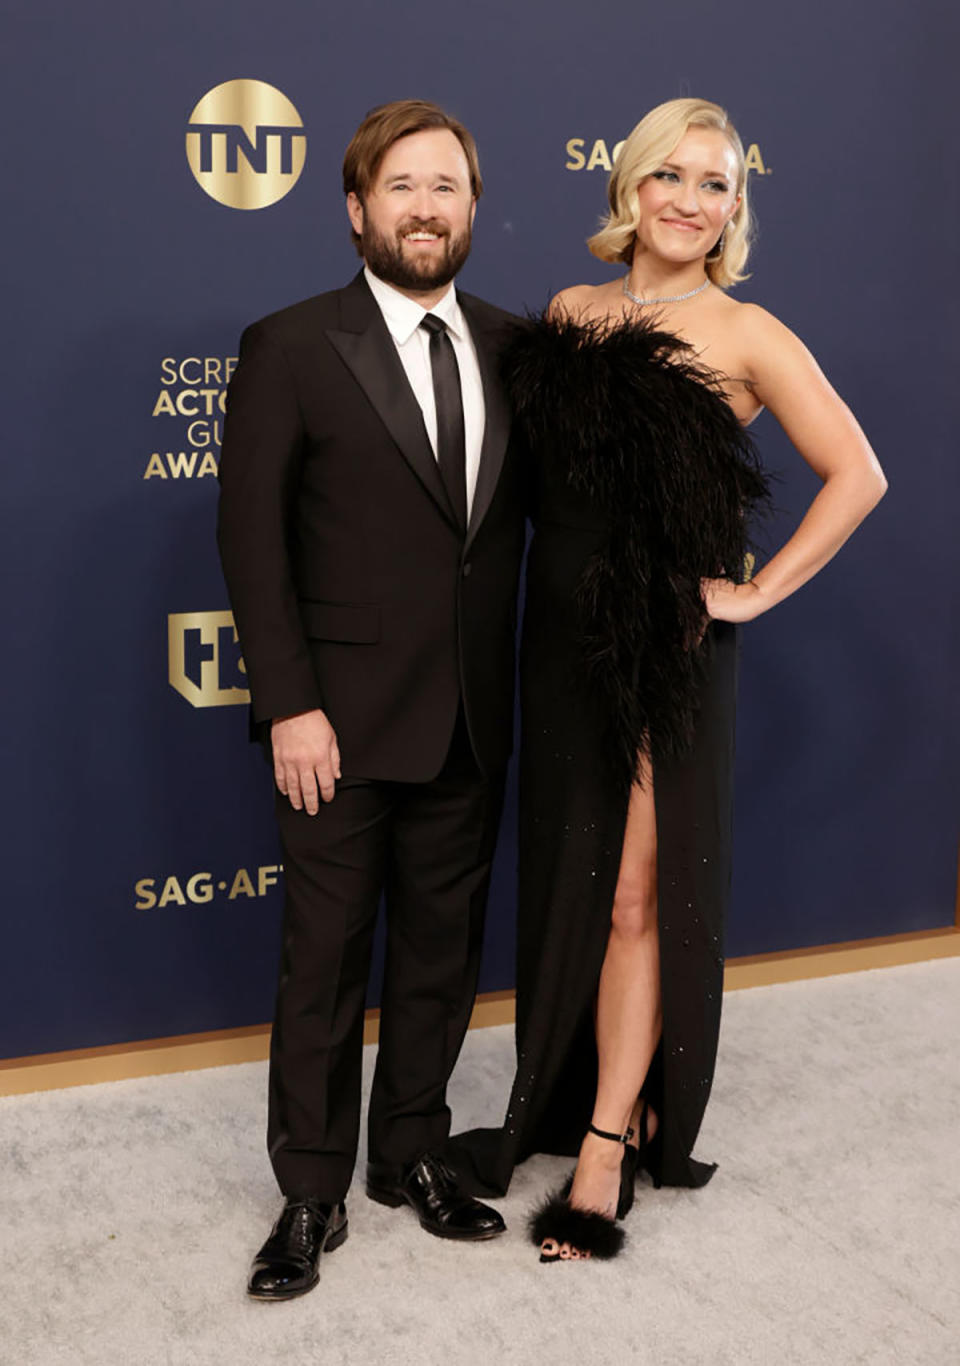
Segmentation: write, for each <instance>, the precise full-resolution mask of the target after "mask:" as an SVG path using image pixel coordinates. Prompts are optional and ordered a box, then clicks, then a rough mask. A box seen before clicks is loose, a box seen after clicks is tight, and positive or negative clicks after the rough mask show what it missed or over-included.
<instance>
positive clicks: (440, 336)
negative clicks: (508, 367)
mask: <svg viewBox="0 0 960 1366" xmlns="http://www.w3.org/2000/svg"><path fill="white" fill-rule="evenodd" d="M420 326H421V327H425V328H426V329H427V331H428V332H429V333H430V369H431V370H432V371H433V397H434V401H435V403H436V407H437V464H438V465H439V466H440V476H441V478H442V479H443V482H444V484H445V486H446V490H447V494H448V496H449V498H450V502H451V504H452V506H453V510H454V512H455V513H456V515H457V520H458V521H459V523H460V527H461V529H462V530H463V531H466V529H467V442H466V438H465V436H464V433H463V395H462V393H461V392H460V367H459V366H458V365H457V357H456V355H455V354H454V350H453V342H452V341H451V340H450V338H449V336H448V335H447V325H446V323H444V322H441V320H440V319H439V318H437V317H436V316H435V315H434V314H433V313H427V314H425V315H424V317H423V319H422V320H421V323H420Z"/></svg>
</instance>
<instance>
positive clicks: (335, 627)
mask: <svg viewBox="0 0 960 1366" xmlns="http://www.w3.org/2000/svg"><path fill="white" fill-rule="evenodd" d="M458 299H459V302H460V306H461V308H462V310H463V314H464V316H465V318H466V320H467V323H468V325H469V328H470V332H471V335H472V336H473V340H474V344H475V346H476V350H477V355H478V359H479V362H480V370H481V377H482V380H483V391H484V405H485V411H486V422H485V428H484V437H483V446H482V451H481V458H480V469H479V473H478V477H477V485H476V490H475V494H474V500H473V508H472V512H471V517H470V524H469V526H468V528H467V533H466V537H465V538H464V535H463V533H462V531H461V530H460V529H459V528H458V526H457V523H456V519H455V516H454V514H453V512H452V511H451V508H450V506H449V503H448V501H447V497H446V492H445V489H444V485H443V482H442V480H441V477H440V472H439V469H438V466H437V462H436V459H435V457H434V454H433V451H432V449H431V446H430V442H429V438H428V437H427V433H426V428H425V426H424V423H423V418H422V415H421V412H420V408H419V406H418V404H417V401H416V399H415V397H414V395H413V391H412V389H411V388H410V385H409V382H408V380H407V377H406V374H405V372H404V369H403V365H402V363H401V361H400V357H399V355H398V354H397V349H396V346H395V344H394V342H393V339H392V337H391V336H390V333H389V331H388V330H387V326H386V323H385V322H384V320H383V315H382V314H381V312H380V309H379V307H378V306H377V303H376V301H375V299H374V298H373V295H372V294H371V292H370V290H369V288H368V287H367V284H366V281H365V280H364V278H363V275H362V273H361V274H360V275H358V276H357V277H356V278H355V279H354V280H353V282H352V283H351V284H349V285H348V286H347V287H346V288H345V289H339V290H333V291H331V292H330V293H328V294H321V295H318V296H317V297H315V298H312V299H307V300H305V301H304V302H303V303H299V304H295V305H293V307H291V308H285V309H283V310H282V311H281V312H279V313H274V314H272V315H271V316H270V317H267V318H264V319H262V320H261V321H260V322H257V323H254V324H253V325H252V326H251V327H249V328H247V330H246V331H245V332H244V334H243V337H242V339H241V343H240V359H239V364H238V367H237V370H236V372H235V374H234V376H233V379H232V381H231V383H230V390H229V396H228V404H227V417H226V423H225V429H224V439H223V450H222V454H221V464H220V484H221V493H220V511H219V525H218V540H219V545H220V554H221V559H222V562H223V569H224V574H225V576H226V581H227V587H228V589H229V593H230V600H231V604H232V607H233V612H234V617H235V621H236V625H237V630H238V633H239V637H240V644H241V648H242V651H243V657H244V661H245V664H246V669H247V676H248V679H249V685H250V692H251V697H252V702H253V718H254V721H255V722H263V721H266V720H269V719H270V718H271V717H275V716H286V715H289V714H291V713H294V712H301V711H306V710H309V709H311V708H314V707H322V708H323V709H324V711H325V712H326V713H327V715H328V717H329V719H330V721H331V723H332V725H333V727H334V729H335V730H336V732H337V736H338V740H339V744H340V751H341V758H342V764H343V773H344V775H345V776H352V777H363V778H376V779H389V780H395V781H406V782H419V781H426V780H429V779H430V778H432V777H434V776H436V774H437V773H438V772H439V770H440V768H441V766H442V764H443V761H444V758H445V756H446V751H447V747H448V745H449V741H450V737H451V734H452V731H453V725H454V721H455V718H456V713H457V707H458V704H459V701H460V698H461V697H462V699H463V704H464V709H465V714H466V720H467V726H468V728H469V732H470V738H471V741H472V744H473V748H474V751H475V753H476V756H477V760H478V762H479V763H480V766H481V768H482V769H483V770H484V771H486V772H491V771H493V770H495V769H496V768H498V767H500V766H501V765H502V764H503V763H504V762H505V761H506V759H507V756H508V755H509V752H510V747H511V740H512V718H513V675H514V636H515V623H516V606H515V604H516V588H517V573H518V569H519V563H520V558H521V554H522V548H523V520H522V506H521V498H520V478H519V470H518V461H517V458H516V453H515V451H514V450H513V449H511V445H510V441H509V436H510V431H509V425H510V424H509V414H508V411H507V407H506V402H505V398H504V395H503V391H502V389H501V386H500V381H499V377H498V353H499V350H500V347H501V346H502V344H503V343H504V341H505V340H506V339H507V336H508V335H509V333H510V331H511V328H512V326H513V325H514V324H515V322H516V320H515V319H513V318H512V317H511V315H510V314H507V313H504V312H502V311H501V310H500V309H497V308H494V307H493V306H492V305H490V304H487V303H484V302H483V301H482V300H480V299H476V298H473V297H472V296H470V295H467V294H462V293H458Z"/></svg>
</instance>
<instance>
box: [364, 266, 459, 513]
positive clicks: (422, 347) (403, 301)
mask: <svg viewBox="0 0 960 1366" xmlns="http://www.w3.org/2000/svg"><path fill="white" fill-rule="evenodd" d="M363 274H364V277H365V279H366V281H367V284H368V285H369V286H370V291H371V293H372V294H373V297H374V298H375V299H376V301H377V303H378V305H379V307H380V312H381V313H382V314H383V320H384V322H385V323H386V324H387V327H388V329H389V332H390V335H391V337H392V338H393V340H394V342H395V344H396V347H397V351H398V353H399V356H400V361H401V363H402V365H403V368H404V370H405V371H406V375H407V379H408V380H409V381H410V387H411V389H412V390H413V393H414V397H415V398H416V400H417V402H418V403H419V405H420V411H421V412H422V413H423V422H424V426H425V427H426V429H427V436H428V437H429V438H430V445H431V446H432V447H433V453H434V455H436V453H437V405H436V401H435V399H434V396H433V370H432V369H431V366H430V334H429V332H427V330H426V328H423V327H421V326H420V324H421V322H422V321H423V319H424V318H425V317H426V315H427V314H428V313H432V314H433V315H434V317H436V318H439V319H440V320H441V321H442V322H444V323H446V325H447V334H448V335H449V337H450V340H451V342H452V343H453V351H454V355H455V356H456V358H457V367H458V368H459V370H460V392H461V395H462V397H463V429H464V438H465V442H466V460H467V519H468V520H469V518H470V513H471V511H472V510H473V494H474V490H475V489H476V487H477V471H478V470H479V468H480V447H481V445H482V444H483V424H484V405H483V384H482V382H481V379H480V365H479V363H478V361H477V352H476V348H475V347H474V344H473V338H472V337H471V336H470V329H469V328H468V327H467V321H466V319H465V318H464V316H463V313H462V312H461V310H460V305H459V304H458V303H457V292H456V290H455V289H454V287H453V285H452V284H451V285H450V288H449V289H448V290H447V292H446V294H444V296H443V298H442V299H440V301H439V302H438V303H436V304H434V306H433V308H429V309H428V308H424V307H423V306H422V305H421V304H418V303H416V302H415V301H414V300H413V299H410V298H408V297H407V295H406V294H401V293H400V291H399V290H398V289H394V288H393V286H392V285H388V284H386V283H385V282H384V281H383V280H381V279H378V277H377V276H376V275H374V274H373V272H372V271H371V270H370V269H369V267H367V266H364V268H363Z"/></svg>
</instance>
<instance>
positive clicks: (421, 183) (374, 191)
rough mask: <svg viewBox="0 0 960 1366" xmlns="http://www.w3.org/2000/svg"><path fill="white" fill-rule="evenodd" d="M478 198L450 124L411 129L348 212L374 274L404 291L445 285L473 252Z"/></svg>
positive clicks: (350, 202) (420, 291) (423, 290)
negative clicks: (416, 129) (443, 126)
mask: <svg viewBox="0 0 960 1366" xmlns="http://www.w3.org/2000/svg"><path fill="white" fill-rule="evenodd" d="M475 211H476V201H475V200H474V198H473V195H472V193H471V189H470V168H469V166H468V165H467V158H466V156H465V155H464V151H463V148H462V147H461V145H460V140H459V138H457V136H456V135H455V134H454V133H451V132H450V130H449V128H428V129H425V130H424V131H423V132H422V133H410V134H408V135H407V136H406V137H404V138H400V139H399V141H398V142H395V143H394V144H393V146H392V147H390V148H389V149H388V151H387V153H386V155H385V156H384V158H383V161H382V162H381V163H380V168H379V170H378V171H377V175H376V178H375V180H374V183H373V184H372V185H371V186H370V188H369V190H368V191H367V195H366V198H365V200H364V201H363V203H361V201H360V200H359V199H358V197H357V196H356V195H355V194H352V193H351V194H349V195H347V213H348V214H349V215H350V222H351V223H352V225H353V229H354V231H355V232H357V233H359V235H360V241H361V249H362V251H363V258H364V260H365V261H366V263H367V265H368V266H369V267H370V269H371V270H372V271H373V273H374V275H376V276H378V277H379V278H380V279H381V280H385V281H386V282H387V284H390V285H393V286H395V288H397V289H400V290H402V291H403V292H404V293H405V294H412V295H420V294H432V293H436V291H437V290H439V289H443V288H445V287H446V286H447V285H448V284H449V283H450V281H451V280H452V279H453V277H454V276H455V275H456V274H457V271H458V270H459V269H460V268H461V266H462V265H463V263H464V261H465V260H466V259H467V257H468V255H469V254H470V229H471V226H472V224H473V215H474V212H475Z"/></svg>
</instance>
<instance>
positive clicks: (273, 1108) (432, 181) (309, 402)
mask: <svg viewBox="0 0 960 1366" xmlns="http://www.w3.org/2000/svg"><path fill="white" fill-rule="evenodd" d="M481 188H482V186H481V180H480V172H479V166H478V164H477V155H476V147H475V145H474V142H473V139H472V137H471V136H470V134H469V133H468V132H467V130H466V129H465V128H463V126H462V125H461V124H459V123H458V122H457V121H456V120H454V119H452V118H450V117H449V116H448V115H446V114H445V113H444V112H443V111H442V110H440V109H439V108H437V107H436V106H435V105H431V104H427V103H425V102H423V101H413V100H404V101H399V102H396V103H394V104H390V105H385V106H383V107H382V108H380V109H376V110H374V111H373V112H372V113H371V114H370V115H368V116H367V118H366V119H365V121H364V122H363V124H362V125H361V127H360V128H359V129H358V131H357V133H356V134H355V136H354V138H353V140H352V142H351V144H350V146H349V147H348V149H347V153H346V157H345V160H344V190H345V193H346V195H347V211H348V214H349V217H350V222H351V225H352V229H353V236H354V241H355V243H356V245H357V249H358V251H359V253H360V254H361V256H362V257H363V259H364V263H365V264H364V268H363V270H362V271H361V273H360V274H359V275H357V276H356V278H355V279H354V280H353V281H352V282H351V283H350V284H349V285H347V287H346V288H344V289H338V290H333V291H331V292H330V293H328V294H321V295H318V296H317V297H315V298H312V299H308V300H306V301H305V302H303V303H300V304H296V305H294V306H293V307H291V308H286V309H284V310H282V311H281V312H279V313H275V314H273V315H271V316H270V317H268V318H265V319H263V320H262V321H261V322H258V323H255V324H254V325H253V326H252V327H250V328H248V329H247V331H246V332H245V333H244V335H243V338H242V341H241V346H240V361H239V365H238V368H237V371H236V373H235V375H234V378H233V380H232V383H231V385H230V393H229V403H228V414H227V420H226V428H225V433H224V442H223V453H222V462H221V469H220V480H221V496H220V517H219V533H218V534H219V544H220V552H221V557H222V560H223V568H224V573H225V576H226V580H227V585H228V588H229V592H230V598H231V602H232V605H233V610H234V616H235V620H236V624H237V629H238V632H239V637H240V644H241V647H242V650H243V656H244V660H245V663H246V669H247V676H248V678H249V684H250V692H251V696H252V711H253V722H254V725H255V727H256V728H257V730H258V731H259V732H260V733H261V734H262V735H263V736H264V737H266V736H267V735H268V736H269V741H270V749H271V750H272V757H273V767H274V775H275V778H276V786H277V792H276V794H275V796H276V808H277V817H278V821H279V825H280V832H281V837H282V842H283V850H284V872H285V880H286V905H285V918H284V943H283V958H282V965H281V973H280V985H279V992H278V999H277V1009H276V1017H275V1021H274V1030H273V1040H272V1047H271V1061H270V1113H269V1124H268V1143H269V1150H270V1157H271V1160H272V1162H273V1167H274V1171H275V1173H276V1177H277V1180H278V1183H279V1185H280V1188H281V1190H282V1192H283V1194H284V1195H285V1196H286V1203H285V1206H284V1210H283V1212H282V1214H281V1216H280V1218H279V1220H278V1222H277V1224H276V1225H275V1227H274V1230H273V1232H272V1234H271V1236H270V1237H269V1238H268V1240H267V1242H266V1243H265V1244H264V1246H263V1247H262V1248H261V1250H260V1252H259V1254H258V1256H257V1258H256V1260H255V1261H254V1265H253V1270H252V1272H251V1277H250V1282H249V1286H248V1290H249V1292H250V1293H251V1294H252V1295H255V1296H257V1297H258V1298H262V1299H285V1298H289V1297H290V1296H293V1295H296V1294H302V1293H303V1292H304V1291H307V1290H309V1289H311V1288H312V1286H313V1285H315V1284H316V1281H317V1278H318V1264H319V1259H320V1256H321V1254H322V1253H323V1252H324V1251H331V1250H332V1249H333V1248H334V1247H337V1246H339V1245H340V1243H342V1242H343V1240H344V1239H345V1237H346V1233H347V1216H346V1208H345V1205H344V1196H345V1194H346V1191H347V1187H348V1186H349V1184H350V1179H351V1174H352V1171H353V1166H354V1162H355V1157H356V1148H357V1141H358V1135H359V1123H360V1114H359V1109H360V1061H361V1044H362V1030H363V1012H364V1001H365V993H366V986H367V978H368V974H369V966H370V954H371V945H372V940H373V931H374V923H375V920H376V914H377V907H378V903H379V900H380V896H381V893H383V894H385V898H386V905H387V959H386V978H385V983H384V989H383V997H382V1002H381V1017H380V1048H379V1053H378V1057H377V1066H376V1073H375V1076H374V1081H373V1091H372V1095H371V1100H370V1110H369V1116H368V1128H369V1158H370V1161H369V1165H368V1169H367V1193H368V1195H369V1196H371V1197H372V1198H373V1199H375V1200H378V1201H380V1202H381V1203H383V1204H386V1205H401V1204H404V1203H406V1204H409V1205H412V1206H413V1208H414V1210H415V1211H416V1212H417V1214H418V1216H419V1219H420V1223H421V1224H422V1225H423V1227H424V1228H426V1229H427V1230H428V1231H429V1232H431V1233H434V1234H437V1235H439V1236H441V1237H447V1238H459V1239H479V1238H489V1237H493V1236H495V1235H496V1234H498V1233H500V1232H502V1231H503V1228H504V1225H503V1221H502V1219H501V1218H500V1216H499V1214H497V1212H496V1211H495V1210H493V1209H490V1208H489V1207H487V1206H485V1205H481V1204H480V1203H479V1202H477V1201H476V1200H471V1199H469V1198H468V1197H467V1196H465V1195H464V1194H462V1193H461V1192H460V1190H459V1189H458V1187H457V1183H456V1179H455V1177H454V1176H453V1174H452V1173H451V1172H450V1170H449V1169H448V1167H447V1166H446V1165H445V1164H444V1162H443V1161H442V1158H441V1156H440V1153H441V1150H442V1148H443V1145H444V1143H445V1140H446V1138H447V1135H448V1132H449V1125H450V1112H449V1110H448V1108H447V1105H446V1086H447V1081H448V1079H449V1076H450V1073H451V1071H452V1069H453V1065H454V1063H455V1061H456V1058H457V1054H458V1053H459V1050H460V1046H461V1044H462V1041H463V1037H464V1033H465V1031H466V1027H467V1023H468V1020H469V1016H470V1011H471V1007H472V1004H473V998H474V993H475V989H476V977H477V968H478V962H479V954H480V944H481V934H482V927H483V915H484V908H485V902H486V896H487V888H488V883H489V874H490V864H491V859H492V855H493V850H494V844H495V838H496V832H497V826H498V822H499V818H500V810H501V803H502V793H503V775H504V769H505V766H506V762H507V757H508V754H509V752H510V747H511V742H512V735H511V731H512V714H513V674H514V627H515V612H516V607H515V603H516V584H517V573H518V567H519V562H520V557H521V553H522V542H523V525H522V510H521V499H520V494H519V474H518V470H517V462H516V460H515V458H514V453H513V452H512V451H511V449H510V448H509V440H508V438H509V418H508V413H507V410H506V406H505V401H504V396H503V394H502V392H501V389H500V385H499V381H498V378H497V366H498V352H499V349H500V347H501V345H502V343H503V341H504V340H505V338H506V336H507V334H508V333H509V330H510V326H511V323H512V322H513V320H512V319H511V317H510V316H509V315H508V314H506V313H503V312H501V311H500V310H499V309H497V308H494V307H492V306H491V305H489V304H486V303H484V302H482V301H481V300H480V299H476V298H473V297H471V296H470V295H467V294H461V293H458V292H457V291H456V290H455V289H454V287H453V283H452V281H453V279H454V277H455V275H456V273H457V271H458V270H459V268H460V267H461V266H462V264H463V262H464V261H465V260H466V257H467V254H468V252H469V248H470V233H471V226H472V222H473V216H474V212H475V209H476V201H477V198H478V196H479V194H480V192H481Z"/></svg>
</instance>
